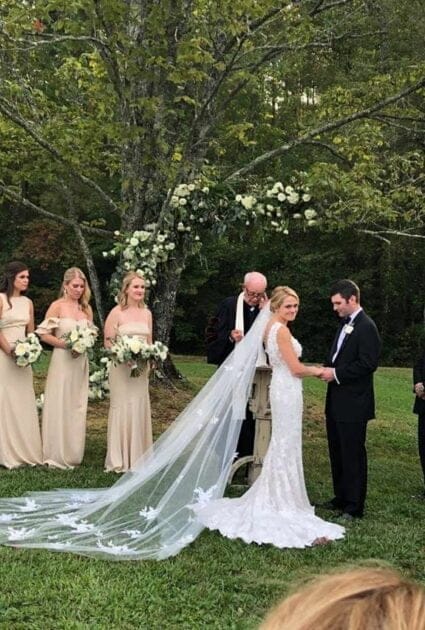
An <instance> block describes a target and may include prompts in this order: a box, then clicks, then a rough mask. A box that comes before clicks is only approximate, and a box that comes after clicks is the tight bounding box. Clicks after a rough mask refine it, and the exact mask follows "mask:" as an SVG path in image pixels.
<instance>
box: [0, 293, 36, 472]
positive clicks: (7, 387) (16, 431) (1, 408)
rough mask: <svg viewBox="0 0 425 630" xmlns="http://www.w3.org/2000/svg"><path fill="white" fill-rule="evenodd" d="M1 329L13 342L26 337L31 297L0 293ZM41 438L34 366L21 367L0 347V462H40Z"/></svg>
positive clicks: (2, 464)
mask: <svg viewBox="0 0 425 630" xmlns="http://www.w3.org/2000/svg"><path fill="white" fill-rule="evenodd" d="M0 299H1V301H2V307H3V314H2V318H1V319H0V330H1V332H2V333H3V335H4V336H5V338H6V339H7V341H8V342H9V343H10V344H13V343H15V342H16V341H18V340H19V339H24V338H25V337H26V327H27V325H28V323H29V321H30V300H29V299H28V298H27V297H25V296H23V295H21V296H19V297H11V298H10V302H11V304H12V308H10V306H9V304H8V302H7V299H6V296H5V295H4V294H3V293H0ZM41 462H42V455H41V438H40V428H39V422H38V414H37V407H36V402H35V394H34V387H33V380H32V369H31V367H29V366H28V367H18V366H17V365H16V364H15V362H14V361H13V359H12V358H11V357H10V356H8V355H7V354H6V353H5V352H3V350H0V466H5V467H6V468H16V467H17V466H22V465H23V464H29V465H30V466H35V465H36V464H41Z"/></svg>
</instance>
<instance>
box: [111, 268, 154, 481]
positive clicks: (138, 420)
mask: <svg viewBox="0 0 425 630" xmlns="http://www.w3.org/2000/svg"><path fill="white" fill-rule="evenodd" d="M144 296H145V281H144V279H143V277H142V276H141V275H139V274H137V273H136V272H134V271H131V272H129V273H128V274H127V275H126V276H125V277H124V279H123V282H122V287H121V291H120V293H119V296H118V305H117V306H115V307H114V308H113V309H112V311H111V312H110V313H109V315H108V317H107V318H106V322H105V347H106V348H110V347H111V345H112V344H113V342H114V340H115V339H116V338H117V337H118V336H119V335H137V336H138V337H141V338H143V339H145V340H146V341H148V343H152V314H151V312H150V311H149V309H148V308H147V307H146V305H145V303H144ZM109 387H110V392H109V393H110V407H109V416H108V450H107V454H106V460H105V470H106V471H107V472H110V471H113V472H124V471H126V470H129V469H131V468H132V467H133V466H134V464H135V463H136V462H137V460H138V459H139V457H140V456H141V455H142V454H143V453H144V452H145V451H146V450H147V449H148V448H149V447H150V446H151V444H152V424H151V409H150V400H149V369H148V368H146V369H145V370H143V372H142V374H141V375H140V376H138V377H132V376H130V368H129V367H128V366H127V365H126V364H122V365H111V368H110V372H109Z"/></svg>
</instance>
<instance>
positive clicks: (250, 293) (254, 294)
mask: <svg viewBox="0 0 425 630" xmlns="http://www.w3.org/2000/svg"><path fill="white" fill-rule="evenodd" d="M245 292H246V294H247V296H248V297H249V298H258V299H260V298H262V297H264V291H262V292H261V293H257V291H248V289H245Z"/></svg>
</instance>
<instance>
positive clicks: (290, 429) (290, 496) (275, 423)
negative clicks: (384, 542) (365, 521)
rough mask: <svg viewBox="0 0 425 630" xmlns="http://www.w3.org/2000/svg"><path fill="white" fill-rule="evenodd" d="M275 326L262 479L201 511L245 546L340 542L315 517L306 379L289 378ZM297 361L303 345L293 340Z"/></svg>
mask: <svg viewBox="0 0 425 630" xmlns="http://www.w3.org/2000/svg"><path fill="white" fill-rule="evenodd" d="M280 326H282V324H280V323H278V322H276V323H274V324H273V325H272V327H271V328H270V331H269V335H268V340H267V353H268V355H269V359H270V364H271V366H272V368H273V375H272V380H271V385H270V404H271V411H272V437H271V441H270V446H269V449H268V451H267V454H266V457H265V459H264V464H263V469H262V472H261V475H260V476H259V477H258V479H257V480H256V482H255V483H254V484H253V485H252V486H251V488H250V489H249V490H248V491H247V492H246V493H245V494H244V495H243V496H242V497H240V498H237V499H219V500H217V501H211V502H210V503H208V504H207V505H206V506H205V507H202V508H201V509H199V510H197V517H198V519H199V520H200V521H201V523H202V524H203V525H206V527H208V528H209V529H218V530H219V531H220V533H221V534H223V536H226V537H227V538H241V539H242V540H244V541H245V542H247V543H252V542H256V543H258V544H264V543H270V544H272V545H274V546H276V547H280V548H283V547H308V546H310V545H311V544H312V543H313V542H314V541H315V539H316V538H320V537H322V536H324V537H326V538H328V539H332V540H334V539H338V538H342V537H343V536H344V533H345V530H344V528H343V527H341V526H340V525H336V524H335V523H329V522H326V521H324V520H322V519H321V518H318V517H317V516H315V514H314V508H313V507H312V506H311V505H310V503H309V500H308V496H307V492H306V488H305V483H304V470H303V461H302V412H303V394H302V379H300V378H298V377H295V376H293V375H292V374H291V372H290V370H289V368H288V366H287V365H286V363H285V362H284V361H283V360H282V358H281V356H280V353H279V348H278V345H277V332H278V330H279V327H280ZM292 344H293V346H294V349H295V352H296V354H297V356H300V355H301V346H300V344H299V342H298V341H297V340H296V339H294V338H293V337H292Z"/></svg>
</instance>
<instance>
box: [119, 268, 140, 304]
mask: <svg viewBox="0 0 425 630" xmlns="http://www.w3.org/2000/svg"><path fill="white" fill-rule="evenodd" d="M134 278H137V279H138V280H143V282H145V278H144V276H143V275H142V274H141V273H140V272H137V271H129V272H128V273H127V274H126V275H125V276H124V278H123V279H122V284H121V289H120V292H119V293H118V296H117V302H118V304H119V305H120V306H121V308H127V302H128V295H127V291H128V287H129V286H130V284H131V281H132V280H134ZM145 286H146V284H145ZM140 306H141V307H142V308H143V307H144V306H145V303H144V302H141V304H140Z"/></svg>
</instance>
